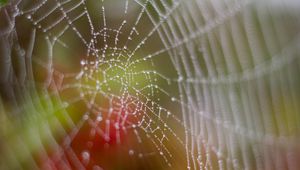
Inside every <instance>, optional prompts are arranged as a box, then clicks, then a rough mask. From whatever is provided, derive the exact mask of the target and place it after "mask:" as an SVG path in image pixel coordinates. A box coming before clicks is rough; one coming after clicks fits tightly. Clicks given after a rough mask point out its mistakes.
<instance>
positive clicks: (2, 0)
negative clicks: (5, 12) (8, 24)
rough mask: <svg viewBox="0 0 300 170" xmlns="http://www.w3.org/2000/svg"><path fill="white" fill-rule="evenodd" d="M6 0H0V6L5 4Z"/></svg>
mask: <svg viewBox="0 0 300 170" xmlns="http://www.w3.org/2000/svg"><path fill="white" fill-rule="evenodd" d="M7 2H8V0H0V7H2V6H4V5H5V4H7Z"/></svg>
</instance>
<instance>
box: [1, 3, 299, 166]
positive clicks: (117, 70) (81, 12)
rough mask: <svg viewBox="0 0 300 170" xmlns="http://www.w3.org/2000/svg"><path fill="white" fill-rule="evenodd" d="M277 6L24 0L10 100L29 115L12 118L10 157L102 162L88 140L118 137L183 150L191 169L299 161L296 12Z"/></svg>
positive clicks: (135, 147)
mask: <svg viewBox="0 0 300 170" xmlns="http://www.w3.org/2000/svg"><path fill="white" fill-rule="evenodd" d="M280 3H281V2H280ZM280 5H282V6H281V8H282V9H285V8H284V7H286V4H285V3H283V2H282V4H280ZM280 5H279V6H280ZM277 7H278V6H277V5H275V6H272V5H266V4H263V5H261V4H256V2H251V1H234V0H228V1H222V2H220V1H205V0H204V1H201V0H193V1H186V0H167V1H165V0H156V1H154V0H116V1H110V0H66V1H60V0H40V1H34V2H31V1H26V0H24V1H20V2H19V3H18V4H17V5H16V24H18V22H25V23H26V24H27V26H26V27H25V26H24V28H18V27H17V28H16V30H18V29H19V30H20V29H24V30H26V29H27V30H29V31H28V35H23V36H21V37H18V38H19V41H20V44H21V45H19V46H22V43H23V44H24V42H26V45H24V46H23V47H24V48H22V47H19V48H20V49H18V50H17V53H19V56H23V57H24V58H25V61H24V63H25V64H23V65H22V63H21V64H19V65H18V69H17V71H15V73H14V74H15V79H14V80H13V81H15V82H17V85H18V84H21V85H20V87H19V86H18V88H19V89H20V90H19V92H16V91H17V90H14V92H12V93H13V94H15V95H13V97H11V98H13V102H12V103H13V104H12V106H13V107H12V108H10V109H8V110H10V111H9V112H13V115H14V116H16V117H20V118H18V119H20V120H18V121H20V122H33V123H36V125H34V126H33V127H31V126H32V125H30V126H29V127H27V126H28V125H27V126H26V125H25V126H26V128H25V130H18V129H17V128H16V131H17V132H16V134H17V135H15V136H14V137H11V138H12V139H11V140H12V141H14V142H12V143H9V142H8V144H7V145H8V146H9V147H6V149H5V151H4V153H5V155H7V158H6V160H7V161H9V162H10V163H8V164H7V165H5V166H7V168H21V167H23V166H30V167H34V168H40V166H41V165H40V164H39V160H38V159H42V160H43V162H45V161H46V162H47V163H48V164H46V165H45V164H43V166H48V167H51V166H57V167H56V168H58V169H68V168H75V169H84V168H90V167H92V168H94V169H102V168H103V167H105V165H102V164H101V163H99V162H97V159H96V158H93V157H96V156H95V155H96V154H95V153H93V152H95V151H94V149H95V148H98V149H99V148H102V147H104V148H110V147H114V146H118V149H120V150H123V151H124V152H125V153H126V154H127V155H128V156H129V157H130V158H131V159H149V160H151V157H155V156H158V158H159V161H160V162H161V164H162V165H163V166H166V167H170V168H174V167H176V166H178V164H176V161H178V160H177V159H179V158H178V157H180V158H182V157H184V158H183V159H181V161H182V163H179V164H183V166H184V168H187V169H245V168H247V169H253V168H258V169H259V168H262V169H275V168H280V167H281V168H284V167H289V168H293V167H297V166H298V162H297V159H292V158H297V154H299V153H298V152H297V149H299V148H298V145H297V142H296V141H297V139H298V138H299V137H298V136H297V133H299V130H300V117H299V105H298V104H297V103H299V97H300V96H299V94H297V93H294V92H295V91H296V92H297V90H299V89H298V87H299V82H300V81H299V79H298V78H295V77H294V76H293V75H294V74H295V73H297V72H299V57H298V53H297V49H298V48H299V44H300V43H299V35H298V32H297V30H299V29H298V28H299V25H298V24H297V23H299V18H298V17H296V16H295V14H294V13H293V12H294V11H291V12H290V13H288V12H286V13H287V14H286V13H284V14H281V13H280V14H278V13H276V8H277ZM287 9H288V8H287ZM282 18H286V19H285V20H282ZM26 24H24V25H26ZM284 24H286V25H288V26H286V25H284ZM292 28H294V29H292ZM291 30H293V31H291ZM295 30H296V31H295ZM12 32H14V31H12ZM2 33H3V35H4V34H5V33H4V32H2ZM17 42H18V39H16V40H15V42H14V43H16V44H17V45H16V46H18V43H17ZM25 47H26V48H25ZM14 69H15V68H14ZM15 70H16V69H15ZM8 74H9V73H7V75H8ZM20 91H21V92H22V93H20ZM16 106H17V107H16ZM2 108H4V107H2ZM4 112H7V111H4ZM14 112H15V113H14ZM20 113H22V116H20ZM283 113H286V114H283ZM18 121H16V122H12V124H13V125H9V126H14V124H16V123H17V122H18ZM21 124H22V123H21ZM7 126H8V125H7ZM20 128H24V127H23V126H21V127H20ZM6 133H12V132H6ZM25 134H30V135H29V138H30V139H26V137H24V136H25ZM23 138H25V139H23ZM9 139H10V138H9ZM21 139H22V140H21ZM132 140H133V141H132ZM76 141H83V142H82V143H81V142H78V143H77V142H76ZM11 145H13V146H14V147H11ZM98 145H101V146H98ZM49 146H50V148H51V150H52V151H48V150H49ZM177 147H178V148H183V152H182V153H179V154H178V153H176V149H177ZM36 148H39V150H41V151H40V152H41V153H39V154H40V155H42V156H41V157H42V158H40V156H39V158H36V156H35V155H33V156H32V152H33V151H35V149H36ZM75 148H76V149H75ZM20 150H21V151H22V154H20V155H16V152H20ZM53 150H54V152H53ZM179 150H180V149H179ZM178 155H179V156H178ZM288 155H289V156H288ZM291 157H292V158H291ZM25 158H27V159H26V160H27V163H25V164H26V165H23V164H24V163H23V162H24V159H25ZM3 166H4V165H3ZM44 168H45V167H44Z"/></svg>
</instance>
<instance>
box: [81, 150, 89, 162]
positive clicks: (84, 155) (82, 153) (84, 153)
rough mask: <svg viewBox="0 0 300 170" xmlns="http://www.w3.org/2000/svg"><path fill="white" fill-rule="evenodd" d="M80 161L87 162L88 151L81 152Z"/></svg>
mask: <svg viewBox="0 0 300 170" xmlns="http://www.w3.org/2000/svg"><path fill="white" fill-rule="evenodd" d="M81 158H82V162H83V163H84V164H88V163H89V161H90V153H89V152H88V151H83V152H81Z"/></svg>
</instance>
